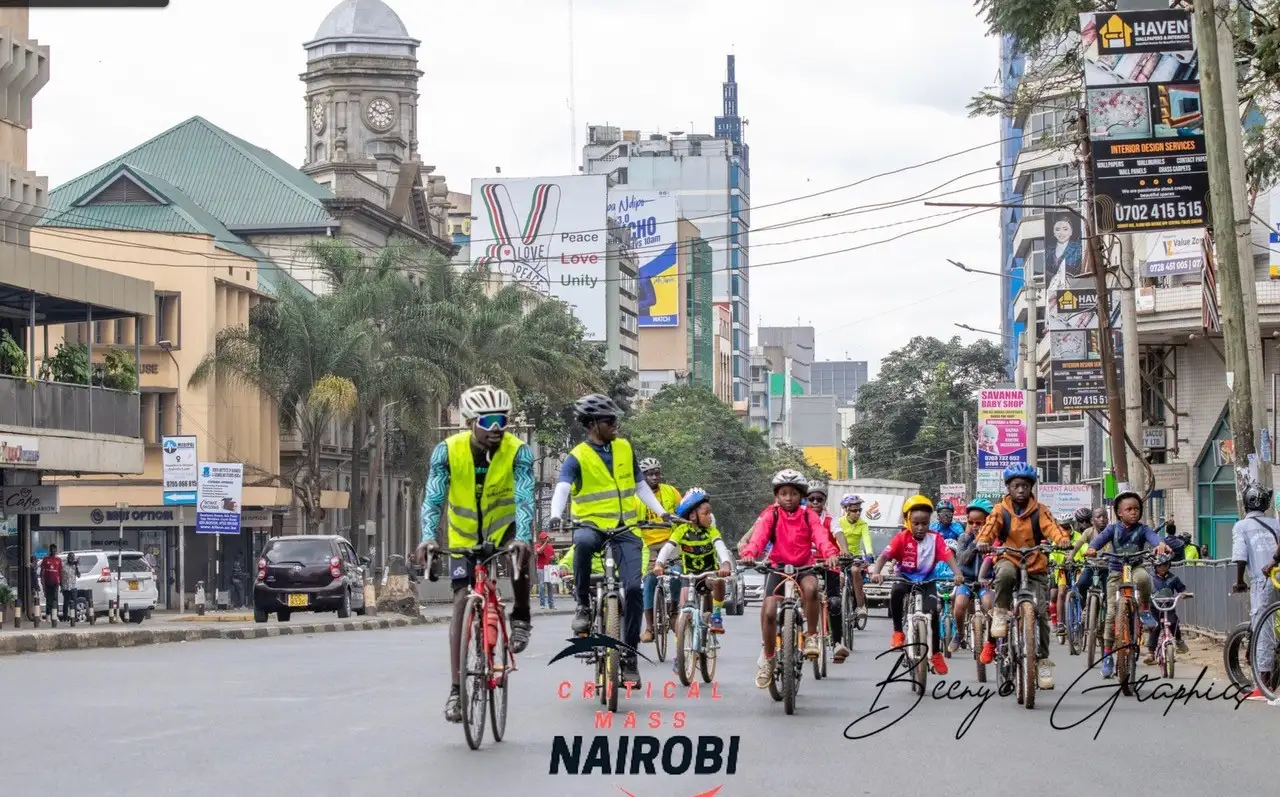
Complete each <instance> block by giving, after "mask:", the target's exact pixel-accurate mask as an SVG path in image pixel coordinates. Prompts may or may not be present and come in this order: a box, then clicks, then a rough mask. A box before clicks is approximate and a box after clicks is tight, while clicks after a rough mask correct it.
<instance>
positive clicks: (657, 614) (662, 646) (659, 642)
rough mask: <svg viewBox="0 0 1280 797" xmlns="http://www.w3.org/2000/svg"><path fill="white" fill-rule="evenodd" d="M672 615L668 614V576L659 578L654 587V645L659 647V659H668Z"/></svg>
mask: <svg viewBox="0 0 1280 797" xmlns="http://www.w3.org/2000/svg"><path fill="white" fill-rule="evenodd" d="M670 628H671V617H670V615H668V614H667V588H666V578H665V577H664V578H659V579H658V583H657V585H656V586H655V587H654V589H653V646H654V647H655V648H657V649H658V661H666V660H667V632H668V631H669V630H670Z"/></svg>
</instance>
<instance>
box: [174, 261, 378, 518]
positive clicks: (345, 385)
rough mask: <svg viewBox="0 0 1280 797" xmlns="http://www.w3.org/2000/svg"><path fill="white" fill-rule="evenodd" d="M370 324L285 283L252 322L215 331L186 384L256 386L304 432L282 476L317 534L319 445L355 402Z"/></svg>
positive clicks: (286, 424) (285, 424) (286, 423)
mask: <svg viewBox="0 0 1280 797" xmlns="http://www.w3.org/2000/svg"><path fill="white" fill-rule="evenodd" d="M370 339H371V330H370V328H369V325H368V324H367V323H363V324H362V323H355V324H348V323H340V322H339V319H338V318H337V317H336V316H335V315H334V314H333V313H331V312H329V311H328V310H327V308H326V307H325V305H324V304H323V303H321V302H317V301H316V300H315V299H314V297H312V296H311V295H310V294H309V293H307V292H306V291H304V290H303V289H302V288H300V287H297V286H293V285H290V284H288V283H286V284H283V285H282V286H281V287H280V289H279V291H278V292H277V296H276V300H275V301H273V302H262V303H260V304H258V305H256V306H255V307H254V308H253V310H252V311H250V314H249V324H248V325H247V326H242V327H232V328H229V329H224V330H221V331H220V332H218V336H217V344H216V346H215V348H214V351H212V352H210V353H208V354H206V355H205V357H204V359H203V360H201V362H200V364H199V365H198V366H196V368H195V370H194V371H193V372H192V374H191V377H190V379H189V380H188V384H190V386H191V387H201V386H203V385H205V384H207V383H209V382H210V381H218V380H227V381H228V382H232V383H238V384H241V385H245V386H247V387H250V388H253V389H256V390H258V391H259V392H260V393H261V394H262V395H263V396H265V397H266V398H268V399H270V400H271V401H273V402H274V403H275V405H276V408H277V410H278V412H279V417H280V425H281V428H282V429H283V430H287V431H296V432H297V433H298V434H299V436H300V437H301V438H302V443H303V456H302V457H300V458H299V459H298V461H297V464H296V465H295V466H294V468H292V470H291V472H290V473H287V474H281V478H282V480H284V481H286V482H287V483H288V484H289V486H290V487H291V488H292V490H293V494H294V497H295V499H296V500H297V501H298V503H299V504H300V505H301V507H302V512H303V517H304V520H305V524H306V530H307V533H315V532H316V531H317V529H318V525H319V522H320V520H321V519H322V518H323V510H322V509H321V508H320V492H321V490H322V488H323V485H324V481H325V475H326V474H324V473H322V472H321V469H320V446H321V441H322V439H323V438H324V435H325V432H326V430H327V429H328V427H329V426H330V424H332V423H334V422H335V421H342V420H344V419H346V418H348V417H349V416H350V415H351V413H352V412H353V411H354V410H355V408H356V404H357V391H356V385H355V382H354V381H353V376H354V375H355V374H357V373H358V372H359V367H360V363H361V362H362V361H363V360H364V358H365V354H366V352H367V350H368V348H369V341H370Z"/></svg>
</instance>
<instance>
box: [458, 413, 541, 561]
mask: <svg viewBox="0 0 1280 797" xmlns="http://www.w3.org/2000/svg"><path fill="white" fill-rule="evenodd" d="M445 445H446V446H447V447H448V451H449V547H450V548H461V547H466V546H470V545H479V544H480V538H481V536H483V537H484V539H487V540H492V541H494V542H497V541H498V540H499V539H501V536H502V534H503V532H505V531H506V529H507V527H508V526H510V525H511V524H512V523H515V522H516V477H515V468H514V465H515V460H516V451H518V450H519V449H520V446H522V445H524V443H523V442H521V441H520V438H518V437H516V436H515V435H513V434H509V433H504V434H503V436H502V444H501V445H499V446H498V450H497V451H495V452H494V453H493V455H492V457H491V458H490V460H489V471H488V473H486V474H485V477H484V489H483V491H482V492H481V495H480V506H479V507H477V506H476V470H475V468H476V464H475V458H474V457H472V455H471V432H469V431H467V432H458V433H457V434H455V435H452V436H450V437H449V438H448V439H447V440H445ZM482 518H483V522H484V527H483V528H481V526H480V523H481V519H482Z"/></svg>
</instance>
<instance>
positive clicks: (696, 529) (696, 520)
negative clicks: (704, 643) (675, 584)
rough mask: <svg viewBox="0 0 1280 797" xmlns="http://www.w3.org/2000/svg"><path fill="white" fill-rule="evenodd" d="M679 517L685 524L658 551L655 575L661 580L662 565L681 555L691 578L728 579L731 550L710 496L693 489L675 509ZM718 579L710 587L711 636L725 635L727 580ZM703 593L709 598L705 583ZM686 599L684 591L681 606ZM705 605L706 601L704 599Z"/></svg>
mask: <svg viewBox="0 0 1280 797" xmlns="http://www.w3.org/2000/svg"><path fill="white" fill-rule="evenodd" d="M676 515H678V516H679V517H680V519H681V520H684V521H686V522H685V523H681V524H680V525H678V526H676V528H675V531H673V532H671V537H670V538H669V539H668V540H667V541H666V542H665V543H663V545H662V550H660V551H658V558H657V559H656V560H655V561H654V563H653V574H654V575H655V576H657V577H658V578H662V570H663V563H664V562H666V561H668V560H669V559H671V557H673V556H675V554H676V552H677V551H678V552H679V553H680V567H681V568H682V569H683V572H685V573H688V574H690V575H698V574H701V573H716V574H718V575H719V576H720V579H725V578H728V577H729V573H730V572H731V571H730V568H731V566H732V564H733V560H732V559H731V558H730V556H729V548H728V546H726V545H725V544H724V540H723V539H722V538H721V536H720V530H719V529H717V528H716V527H715V521H714V520H713V519H712V516H711V496H710V495H707V492H706V491H705V490H702V489H700V488H698V487H694V488H691V489H690V490H689V492H687V493H685V494H684V498H682V499H681V500H680V503H679V504H678V505H677V506H676ZM720 579H716V580H715V581H713V582H712V584H711V590H710V592H711V599H712V604H711V633H713V634H723V633H724V620H723V619H722V618H721V612H722V610H723V608H724V581H722V580H720ZM699 589H700V591H703V595H704V597H705V596H706V592H705V590H706V586H705V583H703V586H701V587H700V588H699ZM686 598H687V596H686V595H685V594H684V589H682V590H681V593H680V603H681V604H683V603H684V602H685V600H686ZM704 604H705V600H704Z"/></svg>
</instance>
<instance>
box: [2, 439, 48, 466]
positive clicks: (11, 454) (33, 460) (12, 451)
mask: <svg viewBox="0 0 1280 797" xmlns="http://www.w3.org/2000/svg"><path fill="white" fill-rule="evenodd" d="M0 463H3V464H5V465H18V466H23V465H38V464H40V438H38V437H12V436H0Z"/></svg>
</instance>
